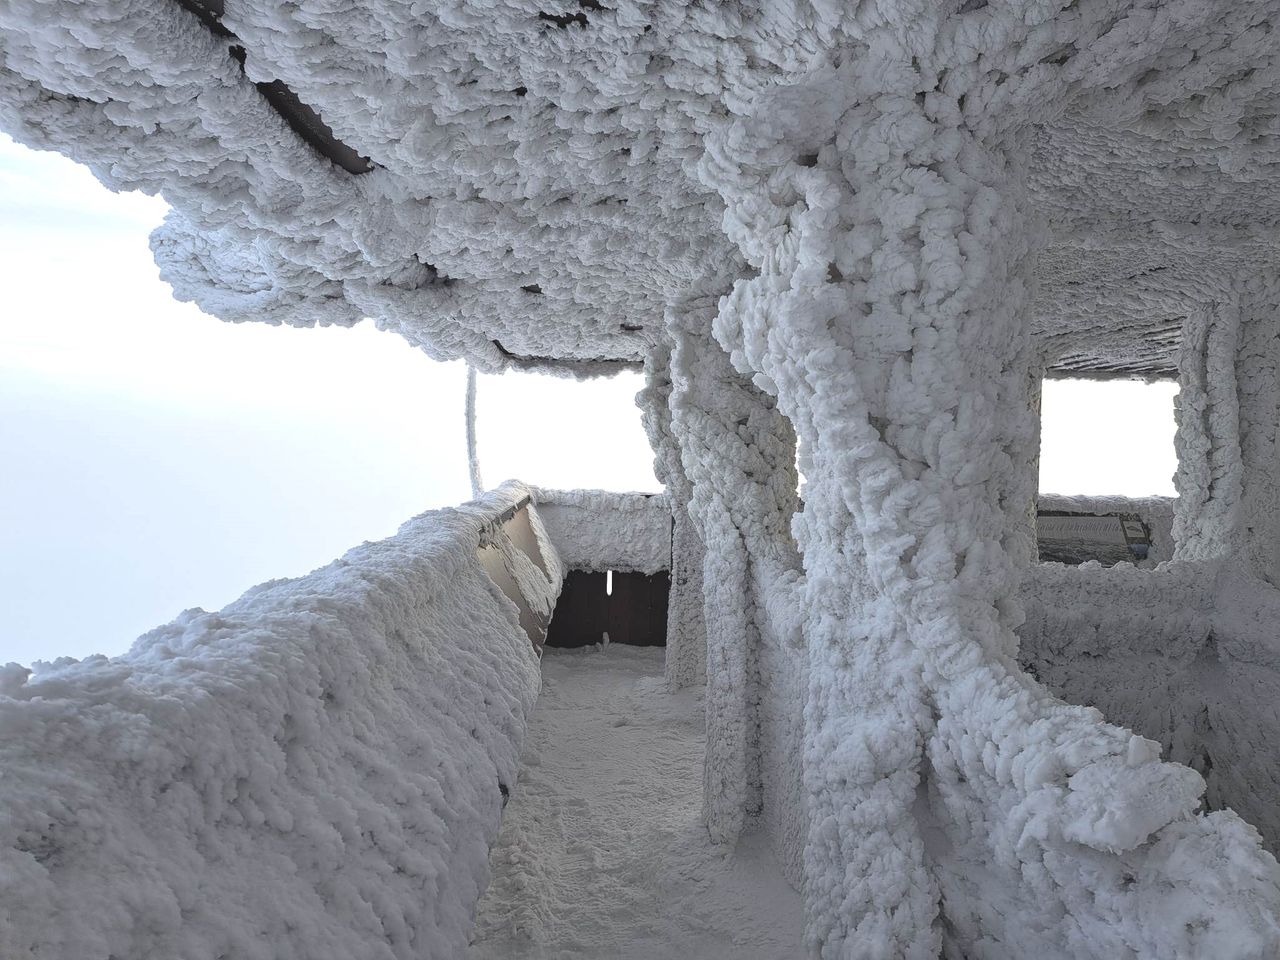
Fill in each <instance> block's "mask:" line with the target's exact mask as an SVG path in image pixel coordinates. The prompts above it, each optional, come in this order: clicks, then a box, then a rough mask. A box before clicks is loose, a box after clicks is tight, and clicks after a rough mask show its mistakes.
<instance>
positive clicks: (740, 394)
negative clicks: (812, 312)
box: [666, 295, 798, 843]
mask: <svg viewBox="0 0 1280 960" xmlns="http://www.w3.org/2000/svg"><path fill="white" fill-rule="evenodd" d="M716 304H717V298H716V297H715V296H712V295H708V296H702V297H696V296H694V297H689V298H688V299H686V300H683V301H681V302H679V303H675V304H672V305H671V306H669V307H668V310H667V319H666V324H667V334H668V336H669V337H670V338H671V341H672V344H673V348H672V352H671V381H672V390H671V412H672V428H673V432H674V434H675V437H676V439H677V441H678V442H679V445H680V455H681V460H682V462H683V465H684V470H685V473H686V474H687V475H688V478H689V480H690V482H691V484H692V488H691V493H692V497H691V501H690V513H691V515H692V517H693V519H694V521H695V523H696V524H697V526H698V529H699V533H700V535H701V539H702V542H703V544H704V545H705V552H704V557H703V569H702V583H703V593H704V607H703V609H704V622H705V627H706V657H707V667H706V680H707V692H706V703H707V747H706V768H705V791H704V814H705V818H706V823H707V829H708V831H709V832H710V834H711V836H712V838H713V839H715V840H716V841H717V842H722V843H732V842H734V841H736V840H737V838H738V836H739V835H740V833H741V832H742V829H743V827H744V826H745V825H746V823H747V822H748V819H749V818H750V817H751V816H753V815H754V814H756V813H758V812H759V811H760V807H761V772H760V755H759V718H758V714H757V708H758V702H759V692H758V676H757V669H758V657H757V653H758V646H759V642H760V624H759V621H758V619H757V618H759V617H762V616H765V615H766V612H765V610H764V609H763V605H762V597H761V594H762V592H763V591H766V590H767V589H768V587H769V584H770V581H771V580H772V579H777V578H781V577H783V576H785V575H786V572H787V571H788V570H794V568H795V566H796V565H797V564H798V557H797V556H796V554H795V550H794V546H793V545H792V541H791V535H790V532H789V525H790V521H791V517H792V515H793V514H794V512H795V509H796V504H797V500H796V471H795V434H794V432H793V431H792V429H791V426H790V425H789V424H788V423H787V421H786V420H785V419H784V418H783V417H782V416H781V415H780V414H779V413H778V411H777V409H776V408H775V406H774V403H773V401H772V400H771V399H770V398H769V397H768V396H766V395H765V394H763V393H762V392H761V391H760V390H759V389H757V388H756V387H755V386H753V385H752V384H751V382H750V381H749V380H747V379H745V378H744V377H742V375H741V374H739V373H737V372H736V371H735V370H734V369H733V367H732V365H731V364H730V362H729V357H728V355H727V354H726V353H725V352H724V351H723V350H722V349H721V348H720V346H719V345H718V344H717V343H716V342H715V341H714V340H713V339H712V338H711V321H712V318H713V317H714V316H715V313H716V308H717V307H716Z"/></svg>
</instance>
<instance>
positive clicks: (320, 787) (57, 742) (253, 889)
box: [0, 484, 561, 960]
mask: <svg viewBox="0 0 1280 960" xmlns="http://www.w3.org/2000/svg"><path fill="white" fill-rule="evenodd" d="M527 496H528V491H527V489H526V488H524V487H521V486H519V485H516V484H509V485H504V486H503V487H502V488H500V489H499V490H497V491H494V492H492V493H489V494H487V495H486V496H484V497H482V498H480V499H479V500H477V501H475V502H473V503H470V504H467V505H464V506H461V507H458V508H456V509H449V510H439V511H435V512H432V513H427V514H423V515H422V516H420V517H418V518H416V519H414V520H411V521H409V522H408V523H406V524H405V525H404V526H403V527H402V528H401V529H400V531H399V533H397V534H396V535H395V536H394V537H391V538H389V539H387V540H383V541H381V542H378V543H369V544H365V545H363V546H360V547H357V548H355V549H354V550H351V551H350V552H349V553H347V554H346V555H345V556H344V557H342V558H341V559H339V560H336V561H334V562H333V563H331V564H330V565H328V566H327V567H324V568H322V569H320V570H317V571H315V572H313V573H311V574H309V575H307V576H305V577H301V578H298V579H296V580H277V581H272V582H269V583H265V584H262V585H261V586H258V587H255V588H253V589H252V590H250V591H248V592H247V593H246V594H245V595H244V596H243V597H241V598H240V599H239V600H237V601H236V602H235V603H232V604H231V605H229V606H228V607H226V608H224V609H223V610H221V611H219V612H217V613H206V612H204V611H202V610H188V611H187V612H185V613H183V614H182V615H181V616H180V617H178V619H176V620H175V621H174V622H173V623H171V624H168V625H166V626H163V627H160V628H158V629H156V630H153V631H152V632H150V633H148V634H146V635H145V636H143V637H141V638H140V639H139V640H138V641H137V642H136V643H135V644H134V646H133V648H132V649H131V650H130V651H129V652H128V653H126V654H124V655H123V656H120V657H115V658H111V659H108V658H105V657H90V658H87V659H85V660H82V661H75V660H70V659H62V660H59V661H56V662H54V663H50V664H39V665H37V668H36V670H35V671H34V672H32V671H29V670H27V669H25V668H23V667H20V666H18V665H16V664H10V665H9V666H7V667H5V668H3V669H2V670H0V812H2V813H0V902H2V903H3V904H4V909H3V911H0V956H3V957H6V958H8V957H25V956H40V957H49V958H56V960H108V958H126V957H127V958H144V957H157V958H158V957H189V958H197V957H201V958H214V957H236V958H244V960H251V958H253V960H258V958H261V960H285V958H317V957H360V958H362V960H366V958H367V960H392V958H410V957H412V958H415V960H418V958H422V957H457V956H461V955H462V954H463V953H464V952H465V949H466V945H467V940H468V935H469V931H470V926H471V920H472V914H473V910H474V906H475V903H476V900H477V898H478V897H479V895H480V893H481V892H482V891H483V889H484V887H485V885H486V883H487V880H488V862H487V860H488V850H489V845H490V843H491V842H492V841H493V839H494V837H495V835H496V833H497V830H498V822H499V817H500V812H501V809H502V803H503V795H504V793H505V792H506V790H507V789H508V787H509V785H511V784H512V783H513V781H514V778H515V776H516V771H517V761H518V756H519V751H520V745H521V742H522V740H523V738H524V733H525V726H526V720H527V717H528V714H529V711H530V710H531V708H532V707H533V704H534V701H535V699H536V697H537V693H538V689H539V674H538V659H537V654H536V653H535V650H534V647H533V645H532V644H531V643H530V641H529V637H528V636H527V635H526V634H525V632H524V631H522V630H521V629H520V626H519V618H518V615H517V608H516V605H515V604H514V603H512V602H511V601H510V600H508V599H507V598H506V597H505V596H504V595H503V593H502V592H501V591H500V590H499V588H498V587H497V586H496V585H495V584H494V582H493V581H492V580H491V579H490V577H489V576H487V575H486V574H485V571H484V568H483V567H482V565H481V562H480V559H479V558H478V556H477V548H478V547H480V546H481V544H482V543H487V544H489V545H491V546H492V547H493V548H494V549H496V550H498V551H499V553H501V554H502V556H503V557H504V558H507V559H508V560H511V561H513V569H512V571H511V572H512V573H513V578H514V579H515V580H516V581H518V582H519V583H520V584H521V585H522V589H526V590H529V591H530V592H536V591H537V590H538V582H539V581H538V579H537V577H541V594H540V595H539V596H533V597H529V598H527V599H528V600H529V602H530V605H531V606H534V607H538V606H546V605H547V604H549V603H551V602H552V601H553V600H554V596H555V593H556V591H557V590H558V589H559V584H560V577H561V567H560V561H559V558H558V556H557V555H556V553H555V550H554V548H553V547H552V546H551V544H550V542H549V541H548V540H547V538H546V536H545V533H544V532H543V530H542V527H541V523H540V521H539V519H538V517H537V513H536V511H534V510H530V511H529V512H528V514H527V516H528V518H529V522H530V532H531V534H532V535H533V536H534V537H535V538H536V542H537V545H538V547H539V549H540V551H541V557H542V562H543V565H544V567H543V569H545V572H543V569H538V570H537V571H536V573H537V577H534V576H533V573H532V572H531V568H533V567H535V566H536V564H535V563H528V564H527V565H526V564H522V563H521V562H520V561H519V558H518V557H517V553H519V554H520V555H524V550H523V549H522V548H520V545H519V544H516V543H513V542H512V538H510V537H509V536H508V535H507V534H506V533H505V532H504V530H503V522H504V520H505V519H506V517H507V515H510V514H512V513H513V511H515V510H518V509H519V504H520V502H521V501H522V500H523V499H525V498H526V497H527ZM517 539H518V538H517ZM526 559H528V560H532V558H526Z"/></svg>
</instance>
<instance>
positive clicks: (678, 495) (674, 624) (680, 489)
mask: <svg viewBox="0 0 1280 960" xmlns="http://www.w3.org/2000/svg"><path fill="white" fill-rule="evenodd" d="M644 371H645V387H644V389H643V390H641V391H640V393H639V394H638V395H637V397H636V405H637V406H639V407H640V410H641V414H642V418H643V420H644V426H645V432H646V433H647V434H648V436H649V443H650V445H651V446H652V447H653V454H654V456H653V466H654V473H655V474H656V476H657V478H658V479H659V480H660V481H661V482H662V483H663V484H664V485H665V486H666V488H667V497H668V498H669V499H670V501H671V523H672V528H671V593H670V595H669V597H668V600H667V652H666V661H665V674H666V679H667V683H668V684H669V685H670V686H672V687H675V688H678V687H684V686H690V685H693V684H699V683H702V682H703V681H704V680H705V679H706V676H707V635H706V628H705V626H704V624H703V614H702V603H703V597H702V562H703V548H702V539H701V538H700V537H699V536H698V531H697V529H696V527H695V525H694V522H693V518H692V517H691V516H690V515H689V502H690V500H692V499H693V488H692V485H691V484H690V483H689V478H688V477H687V476H686V475H685V472H684V464H683V463H681V462H680V447H679V444H678V443H677V441H676V438H675V434H674V433H672V428H671V346H670V344H669V342H667V341H665V340H664V341H662V342H661V343H658V344H656V345H655V346H654V347H653V348H652V350H651V351H650V352H649V354H648V355H647V356H646V357H645V367H644Z"/></svg>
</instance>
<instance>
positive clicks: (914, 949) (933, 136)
mask: <svg viewBox="0 0 1280 960" xmlns="http://www.w3.org/2000/svg"><path fill="white" fill-rule="evenodd" d="M870 6H874V5H869V6H868V10H869V9H870ZM860 9H862V8H860ZM876 9H877V10H879V9H880V8H879V7H878V6H877V7H876ZM921 9H923V7H922V8H921ZM993 16H994V14H993ZM911 19H912V18H911V17H910V16H908V15H907V14H902V15H901V16H899V15H897V14H895V15H893V16H889V15H887V14H886V15H885V18H884V20H883V21H877V20H875V19H874V17H872V15H871V13H868V14H867V20H866V24H865V25H862V26H865V27H866V30H867V32H868V34H869V36H868V38H867V42H866V45H865V46H864V47H859V49H858V50H857V53H856V55H854V56H851V57H850V58H849V60H848V62H846V63H845V64H844V65H842V66H837V67H835V68H833V69H832V70H830V71H826V72H824V73H822V74H821V75H818V76H815V77H814V78H813V80H812V82H811V83H810V84H807V85H804V86H802V87H801V86H797V87H794V88H787V89H780V90H776V91H772V92H771V93H770V94H769V95H768V96H767V97H766V96H764V95H762V96H761V97H760V98H759V99H758V100H757V102H756V113H755V115H754V116H753V118H752V119H750V120H743V121H741V122H737V123H734V124H730V125H728V126H727V127H726V128H725V129H723V130H721V131H719V132H718V133H717V135H716V136H714V137H712V138H711V140H710V141H709V144H708V156H707V159H706V160H705V162H704V167H703V171H702V172H703V176H704V179H705V180H707V181H708V182H710V183H713V184H714V185H715V186H717V187H718V189H719V190H720V192H721V195H722V196H723V197H724V198H725V200H726V204H727V208H728V209H727V212H726V216H725V222H726V225H727V227H728V229H729V230H730V232H731V235H732V236H733V237H734V238H735V240H737V242H738V244H739V247H740V249H741V250H742V251H743V253H744V255H745V256H746V257H747V258H748V259H749V260H750V262H751V263H752V264H753V265H754V266H755V267H756V268H757V269H758V270H759V271H760V274H759V276H758V277H756V278H754V279H750V280H743V281H739V282H738V283H737V284H736V285H735V288H734V291H733V294H732V295H731V296H730V297H728V298H727V299H726V301H725V302H724V304H723V307H722V310H721V312H720V314H719V316H718V317H717V320H716V325H715V334H716V337H717V339H718V340H719V341H720V342H721V343H722V344H724V345H725V346H726V348H731V350H732V356H733V360H734V363H735V365H736V366H737V367H738V368H739V369H740V370H743V371H744V372H750V373H753V374H754V376H755V380H756V382H757V383H758V384H759V385H761V386H762V387H764V388H765V389H767V390H769V391H770V392H772V393H774V394H775V395H776V396H777V398H778V402H779V407H780V409H781V410H782V411H783V412H784V413H785V414H786V415H787V416H788V418H789V419H790V420H791V421H792V423H794V424H795V426H796V429H797V432H798V433H799V434H800V438H801V443H802V446H803V448H804V449H805V450H806V451H807V453H808V462H809V467H810V468H811V470H810V469H808V468H807V469H806V478H807V480H808V484H807V486H806V505H805V511H804V522H803V528H802V531H801V533H802V534H803V536H802V541H801V547H802V549H803V552H804V564H805V571H806V578H807V595H806V601H807V613H808V622H807V624H806V637H807V641H808V648H809V657H810V665H809V667H810V669H809V677H810V682H809V692H808V697H809V699H808V704H807V707H806V718H805V719H806V745H805V757H804V775H805V784H806V788H807V790H808V795H809V811H810V818H811V822H810V829H809V841H808V848H807V851H806V862H805V869H806V891H805V893H806V908H807V913H808V937H809V942H810V946H811V948H812V950H813V951H814V953H815V954H816V955H821V956H823V957H876V958H881V957H886V958H887V957H912V958H930V960H932V958H936V957H937V956H938V955H939V953H940V951H941V950H942V949H943V945H944V942H946V943H947V944H949V945H950V946H951V947H952V948H953V949H954V950H955V951H956V952H958V953H963V954H964V955H967V956H984V957H986V956H991V957H994V956H1030V955H1033V954H1034V953H1035V952H1037V951H1043V950H1045V949H1049V950H1050V952H1053V951H1055V950H1056V951H1057V952H1058V953H1059V954H1061V955H1084V954H1086V953H1087V954H1088V955H1096V956H1133V955H1140V956H1157V955H1169V956H1195V955H1206V956H1207V955H1217V954H1219V953H1227V954H1230V955H1232V956H1254V955H1256V956H1261V955H1262V954H1260V953H1257V952H1256V950H1253V948H1251V947H1245V946H1242V945H1241V944H1242V941H1236V940H1234V939H1233V937H1234V934H1233V933H1231V932H1230V931H1231V929H1233V928H1234V929H1237V930H1239V929H1247V930H1249V931H1251V933H1250V936H1256V937H1257V938H1258V939H1257V941H1256V942H1257V943H1268V944H1271V945H1272V946H1274V945H1275V942H1276V937H1275V932H1274V930H1275V928H1274V926H1269V925H1268V924H1269V920H1268V918H1274V916H1275V915H1276V910H1277V872H1276V866H1275V863H1274V861H1273V860H1271V859H1270V858H1269V857H1268V856H1267V855H1266V854H1264V853H1262V851H1261V850H1260V849H1259V848H1258V847H1257V844H1256V837H1251V836H1250V831H1249V829H1248V828H1247V827H1245V826H1244V825H1243V824H1242V823H1241V822H1240V821H1239V819H1238V818H1236V817H1234V815H1231V814H1212V815H1210V816H1208V817H1203V818H1199V819H1196V818H1193V817H1192V813H1193V811H1194V810H1195V808H1196V806H1197V804H1198V802H1199V797H1200V794H1201V792H1202V791H1203V781H1202V780H1201V778H1200V777H1199V775H1197V774H1196V773H1194V772H1193V771H1191V770H1189V769H1187V768H1184V767H1180V766H1177V765H1173V764H1165V763H1161V762H1160V760H1159V750H1158V745H1156V744H1153V743H1151V742H1150V741H1146V740H1143V739H1142V738H1140V737H1135V736H1132V735H1131V734H1130V733H1129V732H1128V731H1125V730H1122V729H1119V728H1117V727H1113V726H1110V725H1107V724H1105V723H1103V722H1102V721H1101V717H1100V715H1099V714H1098V713H1097V712H1096V711H1093V710H1089V709H1086V708H1082V707H1074V706H1070V705H1067V704H1064V703H1062V702H1060V701H1057V700H1055V699H1054V698H1053V697H1052V696H1050V695H1049V693H1048V692H1047V691H1046V690H1045V689H1044V688H1042V687H1041V686H1039V685H1038V684H1037V683H1035V682H1034V681H1032V680H1031V679H1030V678H1029V677H1027V676H1026V675H1025V674H1023V673H1022V671H1021V670H1020V669H1019V668H1018V666H1017V664H1016V662H1015V660H1014V658H1013V654H1014V653H1015V651H1016V643H1017V641H1016V637H1015V635H1014V632H1013V631H1014V628H1015V627H1016V626H1017V625H1018V624H1019V622H1020V620H1021V611H1020V609H1019V605H1018V603H1017V588H1018V583H1019V580H1020V576H1021V569H1022V565H1023V563H1024V562H1025V559H1026V553H1027V551H1026V532H1025V531H1026V524H1025V510H1026V505H1027V503H1028V502H1029V501H1030V499H1031V498H1032V497H1033V496H1034V485H1035V475H1034V472H1033V470H1032V469H1031V466H1032V464H1033V461H1034V452H1035V432H1036V427H1035V423H1034V411H1033V399H1032V395H1031V389H1030V385H1031V382H1032V379H1033V378H1032V377H1031V375H1030V373H1031V350H1030V345H1029V323H1028V316H1027V315H1028V305H1029V303H1030V299H1031V298H1030V291H1029V288H1030V286H1031V285H1032V282H1033V279H1034V267H1035V259H1034V253H1035V243H1034V240H1035V239H1036V237H1037V234H1038V232H1039V228H1038V225H1037V224H1036V223H1035V222H1034V221H1033V219H1032V216H1031V213H1030V210H1029V207H1028V204H1027V201H1026V197H1025V193H1024V189H1023V185H1022V184H1023V177H1022V169H1023V167H1024V159H1025V153H1024V149H1023V145H1022V143H1021V141H1020V138H1019V137H1018V136H1017V135H1016V134H1011V133H1008V132H1005V133H999V132H998V131H999V129H1000V128H999V127H998V126H996V125H984V123H983V121H984V119H985V118H984V117H983V116H982V111H981V108H980V107H975V106H974V104H981V103H983V102H991V101H992V100H993V99H998V98H999V97H1000V96H1001V95H1003V94H1002V92H1001V91H999V90H998V88H999V86H1000V85H1001V84H1002V82H1003V81H1004V80H1007V79H1008V76H1007V75H1001V76H994V75H993V76H991V77H984V75H983V73H982V71H981V70H979V68H978V65H977V64H976V63H974V62H970V61H967V60H966V59H965V58H966V57H968V56H976V51H977V49H978V47H977V46H976V45H975V44H977V43H978V42H979V40H980V39H981V40H982V42H986V41H988V40H989V39H990V38H989V37H985V36H983V35H980V34H978V33H973V34H971V35H969V36H967V37H966V39H965V42H964V43H959V44H955V45H950V44H949V43H947V44H944V43H943V42H942V41H941V40H939V41H938V48H936V49H933V48H931V41H932V39H933V38H931V37H930V34H929V31H930V29H931V27H933V26H936V24H930V22H929V21H928V19H927V17H924V16H923V15H922V16H921V19H922V20H923V22H921V23H919V24H914V23H912V24H911V25H910V27H909V28H908V26H907V24H908V22H909V21H910V20H911ZM992 36H995V35H994V34H993V35H992ZM951 39H954V37H953V38H951ZM940 51H941V52H940ZM1049 52H1051V51H1046V55H1047V53H1049ZM934 58H936V59H934ZM1036 62H1037V61H1036V60H1035V59H1034V58H1031V59H1029V60H1028V63H1030V64H1031V65H1032V66H1033V67H1034V64H1035V63H1036ZM1006 65H1009V66H1011V64H1006ZM1008 89H1009V88H1008V87H1007V86H1006V87H1005V90H1006V91H1007V90H1008ZM984 98H985V99H984ZM824 125H825V127H824ZM824 129H825V131H826V132H825V134H818V133H815V131H821V130H824ZM1219 844H1221V845H1224V846H1229V847H1231V848H1232V849H1233V851H1234V852H1233V857H1234V856H1236V855H1239V856H1240V857H1242V859H1241V860H1240V861H1237V862H1234V863H1229V862H1226V861H1224V860H1222V859H1221V858H1219V857H1218V856H1217V855H1216V854H1214V853H1212V851H1213V849H1214V848H1215V846H1216V845H1219ZM1170 888H1179V889H1180V891H1181V892H1182V893H1183V895H1184V897H1185V900H1182V899H1180V900H1179V902H1178V905H1177V907H1176V909H1175V908H1173V907H1170V906H1168V903H1169V901H1168V900H1167V892H1168V890H1169V889H1170ZM1228 891H1229V892H1228ZM940 900H942V901H944V902H945V903H946V922H945V923H943V922H941V919H940V917H939V908H940ZM1224 912H1226V913H1231V914H1233V918H1232V920H1231V921H1230V922H1229V923H1228V922H1224ZM1175 913H1176V914H1177V919H1176V920H1175V919H1174V914H1175ZM944 931H945V936H944ZM1086 945H1087V946H1086Z"/></svg>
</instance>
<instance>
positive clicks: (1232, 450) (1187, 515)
mask: <svg viewBox="0 0 1280 960" xmlns="http://www.w3.org/2000/svg"><path fill="white" fill-rule="evenodd" d="M1239 338H1240V311H1239V300H1238V299H1237V297H1236V296H1234V295H1233V292H1232V291H1230V290H1224V291H1223V292H1222V294H1221V295H1220V296H1219V297H1217V298H1215V299H1213V300H1206V301H1205V302H1202V303H1197V304H1196V305H1195V306H1194V307H1193V309H1191V310H1190V311H1189V312H1188V315H1187V319H1186V321H1185V322H1184V323H1183V327H1182V350H1181V354H1180V357H1179V360H1178V395H1177V397H1176V398H1175V400H1174V414H1175V416H1176V418H1177V423H1178V426H1177V433H1176V434H1175V437H1174V445H1175V446H1176V448H1177V451H1178V468H1177V472H1176V473H1175V474H1174V486H1175V488H1176V489H1177V491H1178V501H1177V504H1176V506H1175V513H1174V520H1173V538H1174V544H1175V548H1174V556H1175V557H1176V558H1177V559H1180V560H1207V559H1216V558H1221V557H1225V556H1226V555H1227V554H1229V553H1232V552H1235V549H1236V548H1237V547H1238V545H1239V529H1240V518H1241V513H1240V507H1241V482H1242V474H1243V471H1242V467H1241V463H1240V409H1239V396H1238V393H1237V389H1236V352H1237V347H1238V345H1239Z"/></svg>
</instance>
